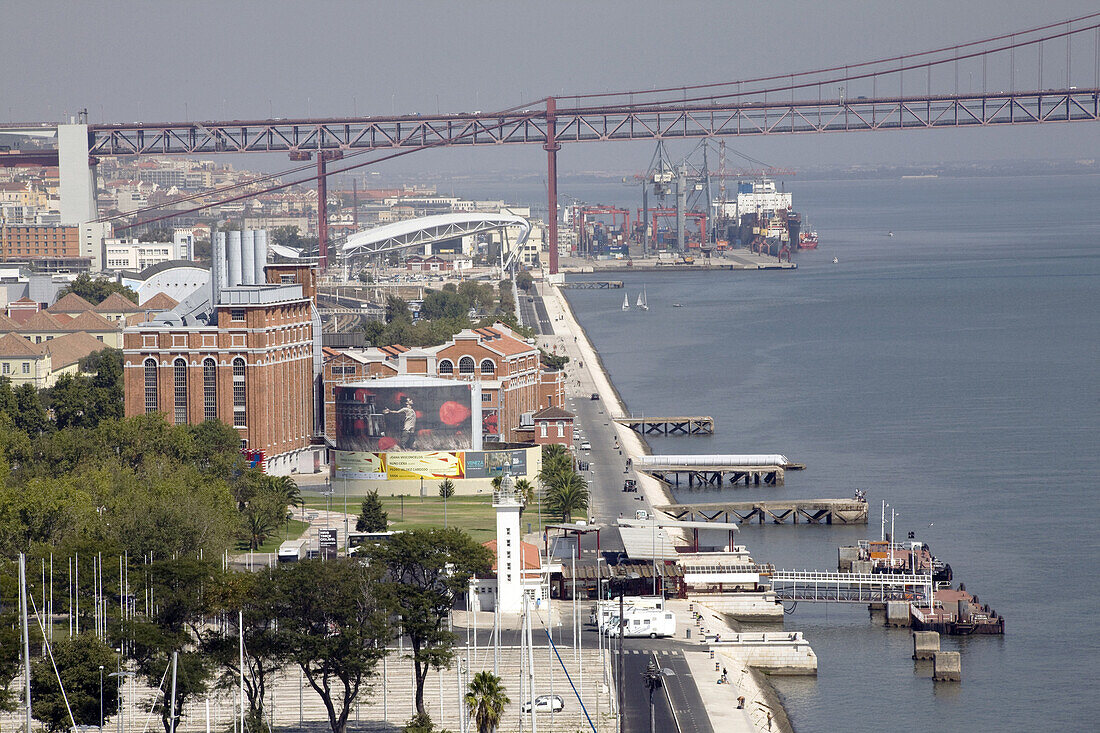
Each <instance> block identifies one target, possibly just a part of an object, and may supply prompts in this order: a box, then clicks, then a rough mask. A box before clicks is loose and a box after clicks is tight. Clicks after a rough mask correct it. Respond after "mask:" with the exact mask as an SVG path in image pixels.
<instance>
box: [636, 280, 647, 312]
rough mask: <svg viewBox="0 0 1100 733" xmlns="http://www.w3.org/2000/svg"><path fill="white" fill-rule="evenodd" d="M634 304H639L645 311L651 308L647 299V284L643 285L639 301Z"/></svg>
mask: <svg viewBox="0 0 1100 733" xmlns="http://www.w3.org/2000/svg"><path fill="white" fill-rule="evenodd" d="M634 305H636V306H638V307H639V308H641V309H642V310H644V311H647V310H649V304H648V303H646V299H645V285H643V286H642V292H640V293H638V302H637V303H635V304H634Z"/></svg>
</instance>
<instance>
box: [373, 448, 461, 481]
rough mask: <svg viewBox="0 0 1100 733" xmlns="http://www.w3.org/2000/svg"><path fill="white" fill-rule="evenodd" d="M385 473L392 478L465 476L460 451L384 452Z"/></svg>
mask: <svg viewBox="0 0 1100 733" xmlns="http://www.w3.org/2000/svg"><path fill="white" fill-rule="evenodd" d="M385 457H386V475H387V477H388V478H390V479H391V480H392V479H418V478H465V477H466V466H465V460H464V458H465V456H464V455H463V453H462V451H434V452H431V453H420V452H408V453H406V452H400V453H386V454H385Z"/></svg>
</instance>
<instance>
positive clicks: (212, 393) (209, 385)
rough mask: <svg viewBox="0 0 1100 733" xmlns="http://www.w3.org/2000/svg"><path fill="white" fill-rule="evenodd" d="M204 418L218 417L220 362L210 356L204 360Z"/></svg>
mask: <svg viewBox="0 0 1100 733" xmlns="http://www.w3.org/2000/svg"><path fill="white" fill-rule="evenodd" d="M202 419H203V420H217V419H218V364H217V362H215V361H214V360H213V359H209V358H208V359H203V361H202Z"/></svg>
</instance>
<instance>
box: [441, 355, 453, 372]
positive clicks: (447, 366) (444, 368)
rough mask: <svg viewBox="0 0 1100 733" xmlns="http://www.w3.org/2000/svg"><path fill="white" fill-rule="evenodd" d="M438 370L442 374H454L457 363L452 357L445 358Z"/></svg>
mask: <svg viewBox="0 0 1100 733" xmlns="http://www.w3.org/2000/svg"><path fill="white" fill-rule="evenodd" d="M438 371H439V373H440V374H454V373H455V365H454V363H453V362H452V361H451V360H450V359H444V360H443V361H441V362H439V369H438Z"/></svg>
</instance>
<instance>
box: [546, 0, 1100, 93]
mask: <svg viewBox="0 0 1100 733" xmlns="http://www.w3.org/2000/svg"><path fill="white" fill-rule="evenodd" d="M1098 17H1100V12H1095V13H1088V14H1085V15H1079V16H1077V17H1074V18H1069V19H1065V20H1059V21H1057V22H1054V23H1048V24H1046V25H1041V26H1035V27H1033V28H1027V29H1025V30H1021V31H1014V32H1012V33H1003V34H1001V35H999V36H990V37H989V38H983V39H980V40H977V41H969V42H967V43H960V44H955V45H953V46H942V47H940V48H936V49H932V50H929V51H920V52H915V53H907V54H900V55H898V56H890V57H885V58H880V59H874V60H871V61H861V62H859V63H855V64H844V65H842V66H841V65H838V66H830V67H823V68H820V69H811V70H807V71H797V72H793V73H788V74H774V75H770V76H760V77H754V78H750V79H740V80H735V81H721V82H709V83H704V84H689V85H683V86H678V87H665V88H662V89H641V90H632V91H622V92H591V93H587V94H570V95H561V96H560V97H559V99H562V100H565V99H572V100H579V99H610V98H618V97H631V98H633V97H643V98H644V97H646V96H652V95H658V94H670V93H673V92H675V93H683V92H690V91H697V90H703V89H721V88H725V87H731V86H737V87H738V92H737V93H735V94H724V95H716V96H713V97H712V96H704V97H694V98H681V99H669V100H663V102H662V103H673V102H685V101H687V102H691V101H700V100H707V99H712V98H715V99H719V98H728V97H731V96H732V97H736V96H745V95H749V94H761V93H764V92H767V93H771V92H778V91H790V90H791V89H795V88H802V87H806V86H811V87H812V86H817V85H818V84H831V83H835V82H834V81H815V82H812V83H808V84H800V85H794V84H793V81H794V79H797V78H802V77H806V76H816V75H819V74H830V73H834V72H837V71H844V72H845V74H846V76H845V77H844V78H845V79H849V80H850V79H854V78H862V77H850V76H847V74H848V73H849V72H850V71H851V70H855V69H863V68H867V67H873V66H881V65H885V64H892V63H894V62H899V61H900V62H906V61H908V60H912V59H919V58H924V57H927V56H935V55H937V54H941V53H947V52H949V51H953V52H955V53H956V55H955V56H951V57H949V58H946V59H941V60H939V61H936V62H926V63H923V64H919V65H914V66H904V65H903V66H901V67H899V68H891V69H884V70H882V71H879V72H874V73H873V74H872V75H877V74H892V73H898V72H899V71H907V70H911V69H916V68H924V67H925V66H928V65H930V64H941V63H952V62H956V61H960V60H962V59H964V58H969V57H972V56H981V55H985V54H991V53H999V52H1001V51H1004V50H1008V49H1012V48H1019V47H1021V46H1027V45H1031V44H1034V43H1042V42H1043V41H1046V40H1053V39H1055V38H1061V37H1064V36H1067V35H1075V34H1078V33H1083V32H1086V31H1089V30H1094V29H1096V28H1097V27H1098V25H1097V24H1093V25H1089V26H1086V27H1082V28H1077V29H1072V30H1071V29H1069V26H1070V25H1072V24H1073V23H1079V22H1081V21H1085V20H1090V19H1092V18H1098ZM1061 26H1066V27H1067V30H1066V31H1064V32H1062V33H1059V34H1056V35H1052V36H1048V37H1045V38H1039V39H1025V40H1020V41H1017V40H1016V39H1017V38H1018V37H1021V36H1029V35H1031V34H1033V33H1039V32H1041V31H1046V30H1050V29H1051V28H1058V27H1061ZM1005 39H1011V40H1012V43H1011V44H1009V45H1008V46H1004V47H1002V48H1000V49H986V50H984V51H979V52H977V53H974V54H970V55H968V56H959V55H957V54H958V52H959V51H961V50H962V49H968V48H973V47H975V46H982V45H986V44H990V43H996V42H998V41H1003V40H1005ZM781 79H790V80H791V82H792V84H791V85H788V86H783V87H774V88H771V89H757V90H752V91H747V92H746V91H742V90H741V87H742V86H744V85H747V84H756V83H760V82H771V81H778V80H781ZM629 106H634V103H633V101H632V102H630V104H629Z"/></svg>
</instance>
